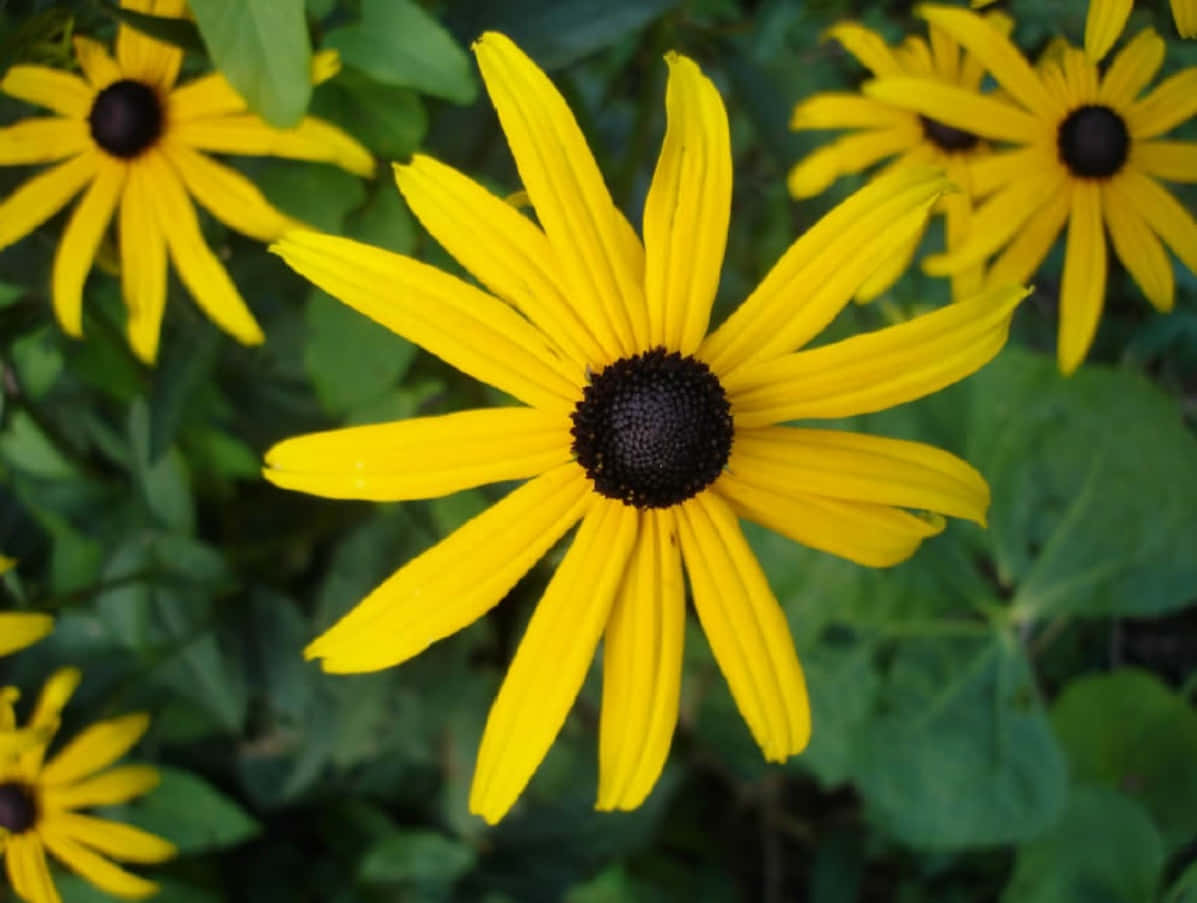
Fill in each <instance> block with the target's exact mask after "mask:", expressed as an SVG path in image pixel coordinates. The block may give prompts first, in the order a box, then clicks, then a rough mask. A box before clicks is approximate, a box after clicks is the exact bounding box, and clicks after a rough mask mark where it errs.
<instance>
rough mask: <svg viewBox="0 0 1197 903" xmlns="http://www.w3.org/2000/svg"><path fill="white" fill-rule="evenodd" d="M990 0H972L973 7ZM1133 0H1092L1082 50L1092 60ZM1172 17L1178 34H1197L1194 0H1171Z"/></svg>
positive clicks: (1109, 44) (1111, 43)
mask: <svg viewBox="0 0 1197 903" xmlns="http://www.w3.org/2000/svg"><path fill="white" fill-rule="evenodd" d="M993 2H994V0H972V7H973V9H980V8H981V7H984V6H989V4H991V3H993ZM1133 5H1134V0H1093V2H1091V3H1090V4H1089V14H1088V16H1087V17H1086V21H1085V50H1086V52H1088V53H1089V55H1090V56H1091V58H1092V59H1093V61H1094V62H1097V61H1098V60H1100V59H1101V58H1102V57H1104V56H1105V55H1106V53H1107V52H1108V51H1109V49H1110V48H1111V47H1113V46H1114V42H1115V41H1117V40H1118V35H1120V34H1122V29H1123V28H1124V27H1125V26H1126V20H1127V18H1128V17H1129V16H1130V12H1131V6H1133ZM1172 19H1173V21H1174V22H1175V23H1176V33H1177V34H1179V35H1180V36H1181V37H1182V38H1197V0H1172Z"/></svg>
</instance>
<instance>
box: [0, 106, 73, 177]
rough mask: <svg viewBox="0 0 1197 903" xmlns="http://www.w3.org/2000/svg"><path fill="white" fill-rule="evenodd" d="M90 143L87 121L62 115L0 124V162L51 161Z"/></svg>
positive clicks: (26, 162)
mask: <svg viewBox="0 0 1197 903" xmlns="http://www.w3.org/2000/svg"><path fill="white" fill-rule="evenodd" d="M91 146H92V141H91V135H90V134H88V131H87V124H86V123H85V122H83V121H81V120H79V119H70V118H68V117H65V116H44V117H43V116H37V117H31V118H29V119H23V120H21V121H20V122H17V123H14V124H13V125H10V126H8V127H7V128H0V166H17V165H24V164H28V163H51V162H53V161H55V160H61V159H63V158H64V157H70V156H74V155H75V154H81V153H83V152H84V151H85V150H87V149H88V148H89V147H91Z"/></svg>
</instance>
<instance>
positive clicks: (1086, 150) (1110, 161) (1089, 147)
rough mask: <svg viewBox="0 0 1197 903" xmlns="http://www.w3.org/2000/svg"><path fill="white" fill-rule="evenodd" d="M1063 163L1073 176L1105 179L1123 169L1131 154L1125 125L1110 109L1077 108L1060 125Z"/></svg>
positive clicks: (1093, 106)
mask: <svg viewBox="0 0 1197 903" xmlns="http://www.w3.org/2000/svg"><path fill="white" fill-rule="evenodd" d="M1057 143H1058V144H1059V147H1060V160H1061V161H1063V163H1064V165H1065V166H1067V167H1068V168H1069V169H1070V170H1071V171H1072V174H1073V175H1075V176H1080V177H1081V178H1086V179H1104V178H1107V177H1109V176H1112V175H1114V173H1116V172H1118V170H1120V169H1122V164H1124V163H1125V162H1126V158H1127V155H1128V153H1129V152H1130V132H1128V131H1127V128H1126V122H1124V121H1123V119H1122V117H1121V116H1119V115H1118V114H1117V113H1115V112H1114V111H1113V110H1111V109H1110V108H1109V107H1103V106H1097V105H1092V104H1090V105H1088V106H1083V107H1078V108H1077V109H1075V110H1073V111H1072V112H1071V113H1069V114H1068V118H1067V119H1065V120H1064V121H1063V122H1062V123H1060V133H1059V136H1058V139H1057Z"/></svg>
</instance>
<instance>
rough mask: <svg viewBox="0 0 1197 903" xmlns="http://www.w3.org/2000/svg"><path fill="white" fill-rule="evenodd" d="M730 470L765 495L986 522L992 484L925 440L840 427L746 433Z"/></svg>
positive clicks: (742, 432) (734, 452)
mask: <svg viewBox="0 0 1197 903" xmlns="http://www.w3.org/2000/svg"><path fill="white" fill-rule="evenodd" d="M727 471H728V472H729V473H731V474H732V475H734V476H735V478H736V479H737V480H739V481H740V482H742V483H746V484H748V485H753V486H756V487H758V488H760V489H762V490H764V491H766V492H777V493H779V494H784V493H786V492H791V491H792V492H793V493H797V494H801V495H815V496H825V497H828V498H834V499H841V500H843V501H849V502H872V503H875V504H878V505H894V506H897V507H902V508H913V509H915V510H924V511H935V512H938V513H940V514H949V515H951V516H952V517H963V518H968V519H969V520H972V521H975V522H976V523H978V524H981V525H982V526H984V525H985V512H986V510H987V509H988V508H989V487H988V485H987V484H986V483H985V480H984V478H983V477H982V476H981V475H980V474H979V473H977V471H976V470H974V469H973V468H972V467H970V466H969V465H968V464H967V463H966V462H964V461H962V460H960V459H959V458H957V457H956V456H955V455H951V454H948V453H947V452H945V451H941V450H940V449H938V448H934V447H932V446H930V445H924V444H923V443H921V442H908V441H906V440H902V439H886V438H882V437H881V436H866V435H862V434H860V433H847V432H840V431H836V430H811V429H794V428H791V427H765V428H763V429H754V430H740V431H739V432H737V434H736V442H735V445H734V446H733V447H732V454H731V459H730V460H729V461H728V463H727Z"/></svg>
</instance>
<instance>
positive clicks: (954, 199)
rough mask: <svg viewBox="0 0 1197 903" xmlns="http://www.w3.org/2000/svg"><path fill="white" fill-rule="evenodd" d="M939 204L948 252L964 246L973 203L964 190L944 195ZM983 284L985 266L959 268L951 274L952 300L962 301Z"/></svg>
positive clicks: (970, 223) (969, 232)
mask: <svg viewBox="0 0 1197 903" xmlns="http://www.w3.org/2000/svg"><path fill="white" fill-rule="evenodd" d="M941 205H942V207H943V214H944V235H945V238H946V247H947V251H948V253H949V254H950V253H951V252H952V251H955V250H956V249H957V248H961V247H963V246H964V243H965V242H966V241H967V240H968V237H969V235H970V234H972V229H973V205H972V202H971V201H970V200H969V197H968V195H967V194H965V193H964V192H962V191H961V192H957V193H955V194H949V195H945V196H944V198H943V200H942V202H941ZM984 284H985V267H984V265H983V264H980V263H978V264H977V265H976V266H973V267H969V268H968V269H965V270H961V271H960V272H959V273H955V274H954V275H953V276H952V300H953V301H962V300H964V299H965V298H971V297H972V296H973V295H975V294H977V292H979V291H981V290H982V288H983V286H984Z"/></svg>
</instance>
